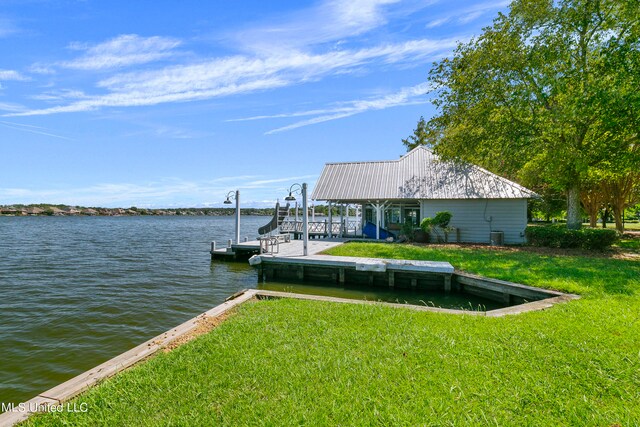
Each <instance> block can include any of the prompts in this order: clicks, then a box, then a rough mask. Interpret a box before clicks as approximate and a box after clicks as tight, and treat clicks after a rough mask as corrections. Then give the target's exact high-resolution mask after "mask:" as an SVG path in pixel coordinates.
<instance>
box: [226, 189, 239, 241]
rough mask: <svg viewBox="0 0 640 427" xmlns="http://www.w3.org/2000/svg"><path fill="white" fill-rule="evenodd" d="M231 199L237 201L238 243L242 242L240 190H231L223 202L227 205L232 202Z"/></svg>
mask: <svg viewBox="0 0 640 427" xmlns="http://www.w3.org/2000/svg"><path fill="white" fill-rule="evenodd" d="M231 199H235V201H236V245H239V244H240V190H236V191H229V192H228V193H227V198H226V200H225V201H224V202H223V203H224V204H225V205H230V204H231Z"/></svg>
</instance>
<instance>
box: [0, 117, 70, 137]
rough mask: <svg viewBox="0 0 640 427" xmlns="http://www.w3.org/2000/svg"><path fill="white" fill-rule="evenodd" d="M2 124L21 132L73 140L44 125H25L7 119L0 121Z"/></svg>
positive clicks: (0, 124)
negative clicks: (53, 131)
mask: <svg viewBox="0 0 640 427" xmlns="http://www.w3.org/2000/svg"><path fill="white" fill-rule="evenodd" d="M0 126H3V127H6V128H9V129H13V130H17V131H20V132H27V133H33V134H36V135H43V136H50V137H52V138H57V139H66V140H68V141H73V139H72V138H69V137H66V136H63V135H58V134H55V133H52V132H51V131H50V130H49V129H47V128H43V127H40V126H33V125H25V124H22V123H14V122H6V121H3V120H1V121H0Z"/></svg>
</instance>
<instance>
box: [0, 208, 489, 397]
mask: <svg viewBox="0 0 640 427" xmlns="http://www.w3.org/2000/svg"><path fill="white" fill-rule="evenodd" d="M269 219H270V218H268V217H245V216H243V217H242V221H241V224H242V226H241V236H243V237H244V236H248V237H249V238H250V239H253V238H255V237H256V235H257V229H258V227H259V226H261V225H264V224H266V223H267V222H268V221H269ZM233 234H234V219H233V217H187V216H185V217H181V216H178V217H174V216H171V217H170V216H167V217H155V216H154V217H145V216H141V217H0V402H4V403H9V402H14V403H17V402H21V401H25V400H27V399H30V398H31V397H33V396H35V395H37V394H38V393H40V392H43V391H45V390H47V389H49V388H51V387H53V386H54V385H56V384H59V383H61V382H63V381H66V380H68V379H69V378H71V377H73V376H75V375H77V374H79V373H81V372H83V371H85V370H87V369H90V368H92V367H94V366H96V365H98V364H100V363H102V362H104V361H106V360H108V359H109V358H111V357H114V356H116V355H118V354H120V353H122V352H124V351H126V350H128V349H130V348H132V347H135V346H136V345H138V344H140V343H142V342H144V341H146V340H148V339H149V338H151V337H153V336H155V335H158V334H160V333H162V332H164V331H166V330H167V329H170V328H171V327H173V326H176V325H178V324H180V323H182V322H184V321H186V320H188V319H190V318H192V317H193V316H196V315H198V314H200V313H202V312H203V311H206V310H208V309H209V308H211V307H213V306H215V305H218V304H220V303H221V302H223V301H224V299H225V298H226V297H228V296H229V295H231V294H233V293H234V292H237V291H239V290H241V289H245V288H255V287H257V286H258V279H257V273H256V271H255V270H254V269H252V268H251V267H249V265H248V264H247V263H228V262H213V263H212V262H211V261H210V256H209V253H208V251H209V246H210V242H211V241H212V240H216V241H217V242H218V244H219V245H221V244H225V242H226V241H227V239H229V238H232V237H233ZM264 286H266V287H268V288H269V289H278V290H292V291H296V292H308V293H323V294H328V295H335V296H342V297H353V298H367V299H371V300H385V301H401V302H404V301H407V302H411V303H428V304H431V303H430V302H429V301H430V300H431V299H432V296H430V295H424V294H420V293H415V292H410V291H406V292H404V293H403V292H389V291H387V290H384V289H380V290H368V291H361V290H354V289H346V290H345V289H339V288H322V287H317V286H313V285H296V284H279V283H269V284H267V285H264ZM453 298H454V299H452V300H451V301H444V304H442V303H441V302H437V303H436V305H442V306H456V305H462V306H466V307H467V308H470V307H471V305H469V302H468V301H466V300H464V299H462V300H460V301H458V300H457V299H455V298H456V297H453ZM477 303H478V302H477V301H476V302H472V305H473V304H477ZM487 308H491V307H487Z"/></svg>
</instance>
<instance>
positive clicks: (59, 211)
mask: <svg viewBox="0 0 640 427" xmlns="http://www.w3.org/2000/svg"><path fill="white" fill-rule="evenodd" d="M234 213H235V208H171V209H145V208H136V207H131V208H127V209H124V208H99V207H83V206H68V205H47V204H37V205H8V206H0V216H231V215H233V214H234ZM273 213H274V209H273V208H240V214H241V215H258V216H271V215H273Z"/></svg>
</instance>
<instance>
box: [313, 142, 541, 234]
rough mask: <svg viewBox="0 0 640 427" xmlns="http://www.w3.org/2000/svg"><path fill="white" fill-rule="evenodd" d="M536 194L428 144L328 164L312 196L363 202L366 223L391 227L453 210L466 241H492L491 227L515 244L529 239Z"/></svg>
mask: <svg viewBox="0 0 640 427" xmlns="http://www.w3.org/2000/svg"><path fill="white" fill-rule="evenodd" d="M532 197H537V196H536V194H535V193H534V192H532V191H531V190H528V189H526V188H524V187H523V186H521V185H519V184H517V183H515V182H512V181H510V180H508V179H505V178H502V177H500V176H498V175H495V174H493V173H491V172H489V171H487V170H485V169H483V168H481V167H479V166H476V165H472V164H468V163H456V162H450V161H442V160H440V159H439V158H438V156H437V155H436V154H434V153H433V152H432V151H431V150H429V149H428V148H426V147H423V146H420V147H417V148H415V149H413V150H411V151H410V152H409V153H407V154H405V155H404V156H402V157H400V158H399V159H397V160H387V161H379V162H346V163H327V164H326V165H325V167H324V169H323V171H322V174H321V175H320V179H319V180H318V182H317V183H316V186H315V189H314V191H313V194H312V195H311V198H312V199H313V200H320V201H326V202H330V203H332V204H355V205H361V209H362V212H363V213H364V214H363V222H365V221H368V222H371V223H374V224H376V223H379V224H380V226H381V227H383V228H384V227H386V228H388V229H390V230H399V229H400V225H401V224H402V223H404V222H405V221H411V222H412V223H413V224H415V225H416V226H417V225H418V224H420V221H421V220H422V219H423V218H425V217H433V216H434V215H435V214H436V212H440V211H449V212H451V213H452V214H453V217H452V219H451V223H450V226H451V227H455V228H457V229H459V233H460V240H461V241H463V242H478V243H488V242H489V241H490V233H491V232H492V231H502V232H504V241H505V243H512V244H513V243H523V242H524V229H525V228H526V226H527V199H529V198H532ZM378 221H379V222H378Z"/></svg>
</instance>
